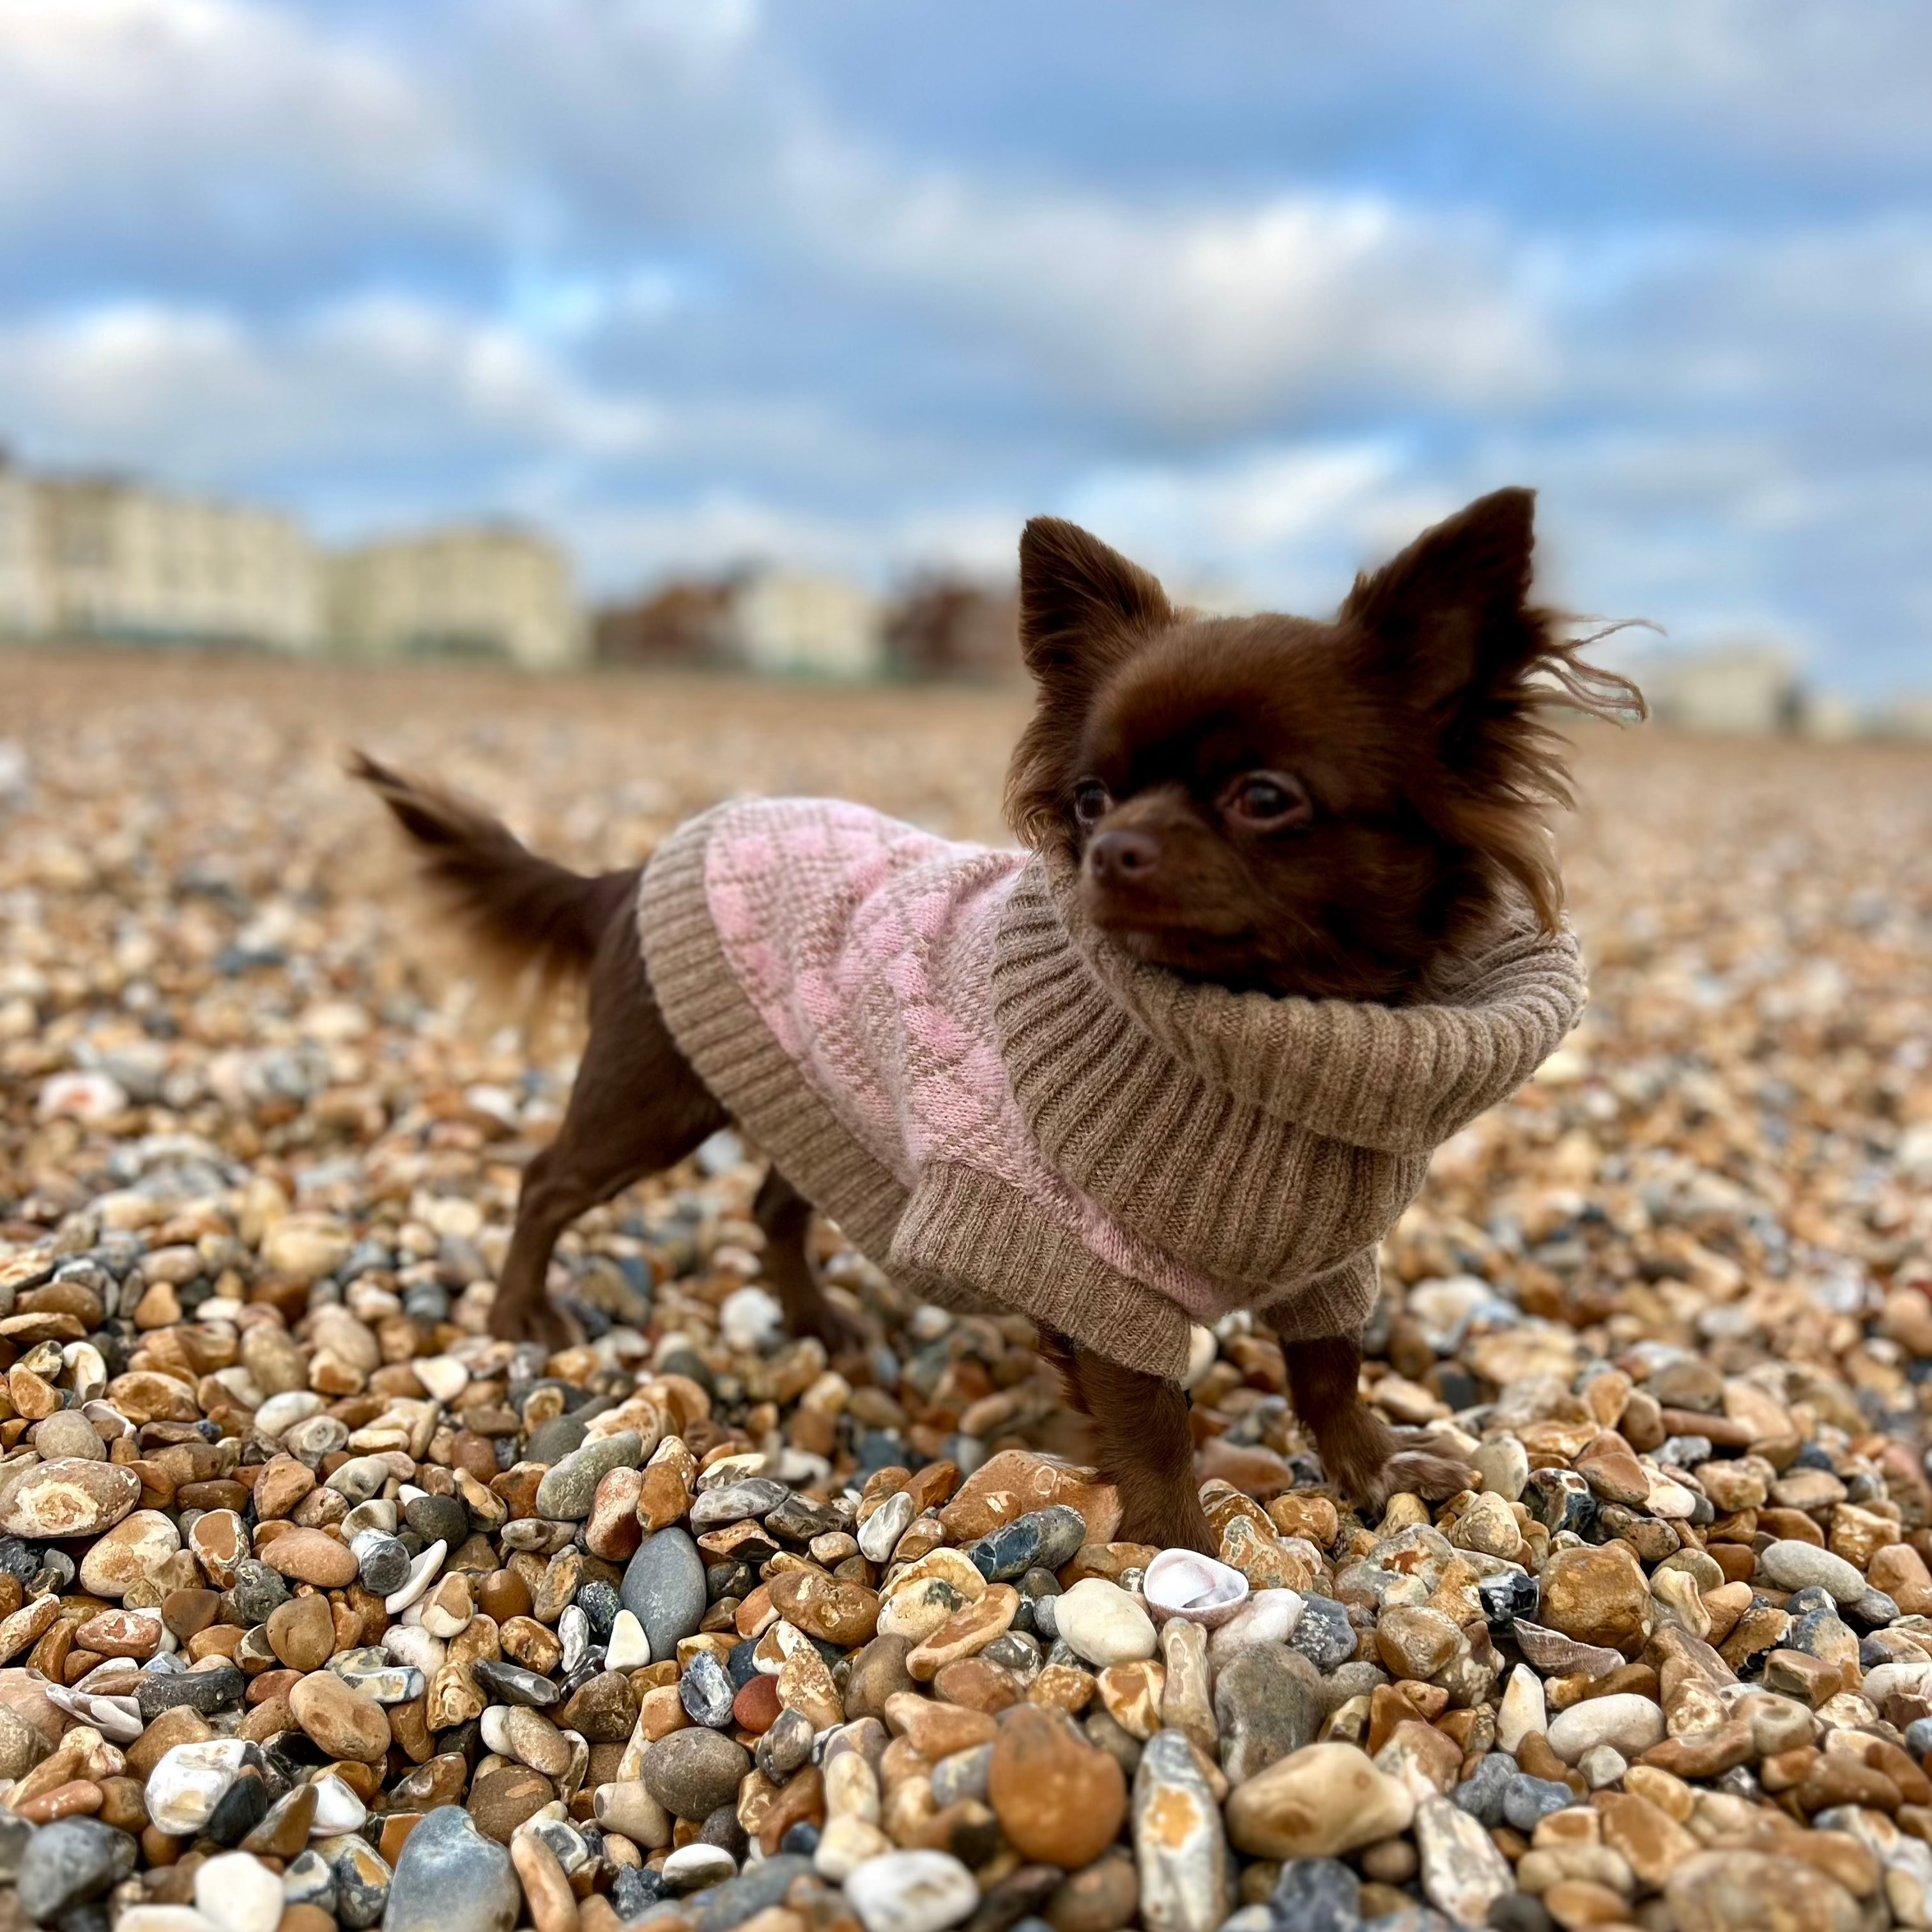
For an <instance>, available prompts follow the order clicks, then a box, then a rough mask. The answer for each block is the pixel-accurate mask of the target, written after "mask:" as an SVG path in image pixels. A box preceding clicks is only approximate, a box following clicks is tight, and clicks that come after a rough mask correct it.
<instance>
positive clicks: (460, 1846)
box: [383, 1805, 523, 1932]
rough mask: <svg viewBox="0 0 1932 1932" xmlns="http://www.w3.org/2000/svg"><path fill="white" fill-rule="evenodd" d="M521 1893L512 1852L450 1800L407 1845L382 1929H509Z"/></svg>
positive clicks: (391, 1884)
mask: <svg viewBox="0 0 1932 1932" xmlns="http://www.w3.org/2000/svg"><path fill="white" fill-rule="evenodd" d="M522 1903H523V1894H522V1891H521V1889H520V1887H519V1886H518V1885H517V1879H516V1874H515V1873H514V1870H513V1869H512V1868H511V1864H510V1855H509V1853H508V1852H506V1851H505V1849H503V1847H502V1846H501V1845H499V1844H495V1843H492V1842H491V1841H490V1840H489V1839H487V1838H485V1837H484V1835H482V1833H481V1832H479V1831H478V1830H477V1829H476V1827H475V1824H474V1823H472V1820H471V1819H470V1817H469V1814H468V1813H467V1812H466V1811H463V1810H462V1809H461V1808H460V1807H459V1806H457V1805H443V1806H441V1807H440V1808H438V1809H437V1810H436V1811H432V1812H431V1813H430V1814H429V1815H428V1817H426V1818H425V1819H424V1820H423V1821H422V1823H421V1824H419V1826H416V1829H415V1830H414V1831H413V1832H411V1833H410V1835H409V1838H408V1840H407V1842H406V1843H404V1846H403V1849H402V1855H401V1857H400V1858H398V1859H397V1861H396V1869H395V1875H394V1876H393V1877H392V1879H390V1881H389V1902H388V1903H387V1905H386V1907H385V1908H384V1910H383V1932H510V1928H511V1927H512V1926H514V1924H516V1922H517V1912H518V1910H519V1909H520V1906H521V1905H522Z"/></svg>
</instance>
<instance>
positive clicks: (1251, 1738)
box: [1214, 1643, 1328, 1784]
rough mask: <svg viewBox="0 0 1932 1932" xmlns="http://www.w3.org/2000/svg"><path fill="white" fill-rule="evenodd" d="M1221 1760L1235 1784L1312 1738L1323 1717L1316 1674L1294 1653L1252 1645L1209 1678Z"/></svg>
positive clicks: (1324, 1706)
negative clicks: (1218, 1733) (1221, 1742)
mask: <svg viewBox="0 0 1932 1932" xmlns="http://www.w3.org/2000/svg"><path fill="white" fill-rule="evenodd" d="M1214 1715H1215V1718H1216V1719H1217V1722H1218V1724H1219V1727H1220V1733H1221V1737H1222V1740H1223V1744H1222V1753H1221V1764H1222V1769H1223V1770H1225V1771H1226V1772H1227V1774H1228V1775H1229V1778H1231V1779H1232V1780H1233V1781H1234V1782H1235V1784H1245V1783H1246V1782H1247V1781H1248V1780H1249V1779H1250V1778H1253V1776H1254V1775H1255V1774H1256V1772H1260V1771H1265V1770H1266V1769H1267V1768H1268V1766H1270V1765H1271V1764H1273V1763H1275V1762H1276V1761H1277V1760H1279V1759H1281V1758H1284V1757H1288V1756H1289V1754H1291V1753H1292V1752H1295V1751H1300V1750H1301V1748H1303V1747H1304V1745H1310V1744H1313V1742H1315V1738H1316V1733H1317V1732H1318V1731H1319V1730H1320V1729H1321V1727H1322V1721H1323V1719H1324V1718H1326V1716H1327V1715H1328V1708H1327V1703H1326V1700H1325V1697H1324V1696H1323V1692H1322V1677H1321V1673H1319V1671H1317V1670H1316V1668H1315V1667H1314V1665H1313V1664H1311V1663H1310V1662H1309V1661H1308V1659H1307V1658H1306V1657H1304V1656H1303V1655H1301V1653H1300V1652H1297V1651H1292V1650H1289V1649H1287V1648H1286V1646H1283V1645H1281V1644H1275V1643H1256V1644H1251V1645H1250V1646H1248V1647H1247V1649H1244V1650H1242V1651H1240V1652H1237V1653H1236V1655H1235V1656H1234V1657H1232V1658H1230V1659H1229V1661H1227V1662H1226V1663H1225V1664H1223V1665H1222V1667H1221V1668H1220V1672H1219V1673H1217V1676H1216V1678H1215V1681H1214Z"/></svg>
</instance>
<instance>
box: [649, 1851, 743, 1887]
mask: <svg viewBox="0 0 1932 1932" xmlns="http://www.w3.org/2000/svg"><path fill="white" fill-rule="evenodd" d="M737 1875H738V1861H737V1860H736V1859H735V1858H733V1857H732V1855H731V1854H730V1852H727V1850H725V1849H724V1846H721V1845H680V1846H679V1847H678V1848H677V1849H676V1851H674V1852H672V1853H671V1855H670V1857H669V1858H666V1859H665V1860H664V1883H665V1884H666V1885H668V1886H669V1887H670V1888H671V1890H672V1891H696V1890H697V1888H699V1887H700V1885H721V1884H722V1883H723V1882H724V1880H725V1879H727V1878H735V1877H736V1876H737Z"/></svg>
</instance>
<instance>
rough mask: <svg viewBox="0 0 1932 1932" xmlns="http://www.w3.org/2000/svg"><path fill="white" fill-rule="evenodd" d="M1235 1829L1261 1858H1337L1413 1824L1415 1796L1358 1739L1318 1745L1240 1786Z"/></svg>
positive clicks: (1243, 1845) (1233, 1811)
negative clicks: (1373, 1760)
mask: <svg viewBox="0 0 1932 1932" xmlns="http://www.w3.org/2000/svg"><path fill="white" fill-rule="evenodd" d="M1226 1815H1227V1821H1228V1835H1229V1838H1231V1839H1232V1840H1233V1841H1234V1843H1235V1845H1236V1846H1237V1847H1238V1849H1241V1850H1242V1851H1244V1852H1248V1853H1249V1854H1250V1855H1252V1856H1253V1857H1256V1858H1334V1857H1337V1856H1339V1855H1340V1854H1341V1853H1343V1852H1350V1851H1353V1850H1354V1849H1355V1848H1356V1847H1357V1846H1360V1845H1370V1844H1373V1843H1375V1842H1376V1840H1377V1839H1379V1838H1391V1837H1393V1836H1394V1835H1395V1834H1396V1833H1397V1832H1403V1831H1406V1830H1407V1829H1409V1823H1410V1821H1411V1820H1412V1819H1413V1818H1414V1817H1415V1797H1414V1796H1413V1795H1412V1793H1411V1792H1410V1790H1409V1787H1408V1786H1407V1785H1406V1784H1403V1782H1402V1781H1400V1779H1398V1778H1391V1777H1389V1776H1388V1775H1385V1773H1383V1772H1379V1771H1378V1770H1377V1769H1376V1767H1375V1766H1373V1764H1372V1763H1370V1761H1369V1759H1368V1757H1367V1754H1365V1753H1364V1752H1363V1751H1361V1750H1360V1749H1358V1748H1357V1747H1356V1746H1355V1745H1349V1744H1339V1743H1337V1744H1313V1745H1307V1746H1306V1747H1304V1748H1303V1749H1302V1750H1301V1751H1295V1752H1293V1753H1292V1754H1290V1755H1289V1757H1285V1758H1282V1759H1280V1760H1277V1762H1276V1763H1274V1764H1271V1765H1270V1766H1268V1768H1267V1769H1265V1770H1263V1771H1261V1772H1257V1773H1256V1775H1254V1776H1253V1778H1249V1779H1247V1781H1245V1782H1244V1783H1243V1784H1240V1785H1238V1786H1237V1787H1236V1788H1235V1791H1234V1792H1233V1793H1232V1796H1230V1797H1229V1800H1228V1803H1227V1809H1226Z"/></svg>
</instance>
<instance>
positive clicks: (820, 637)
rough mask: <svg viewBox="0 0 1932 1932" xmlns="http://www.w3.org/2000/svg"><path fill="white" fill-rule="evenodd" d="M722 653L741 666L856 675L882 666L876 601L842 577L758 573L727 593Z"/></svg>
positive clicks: (790, 672)
mask: <svg viewBox="0 0 1932 1932" xmlns="http://www.w3.org/2000/svg"><path fill="white" fill-rule="evenodd" d="M728 628H729V637H730V646H729V648H730V654H731V655H732V656H733V658H735V659H736V661H737V662H738V663H739V664H742V665H744V666H745V668H746V669H748V670H754V671H763V672H767V673H780V674H784V675H789V676H804V677H831V678H859V677H872V676H876V675H877V673H879V671H880V670H881V669H883V666H884V661H885V640H884V637H883V628H882V625H881V623H880V608H879V601H878V599H877V598H876V597H874V595H872V593H871V592H870V591H869V590H867V589H864V588H863V587H862V586H860V585H859V584H856V583H847V582H846V581H845V580H844V579H843V578H842V577H818V576H813V575H809V574H806V573H805V572H803V571H790V570H777V569H773V570H761V571H754V572H752V573H751V574H748V575H747V576H746V577H744V578H743V579H742V580H740V581H739V583H736V586H734V589H733V596H732V598H731V611H730V620H729V626H728Z"/></svg>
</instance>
